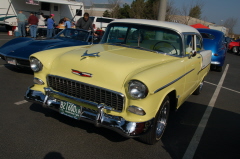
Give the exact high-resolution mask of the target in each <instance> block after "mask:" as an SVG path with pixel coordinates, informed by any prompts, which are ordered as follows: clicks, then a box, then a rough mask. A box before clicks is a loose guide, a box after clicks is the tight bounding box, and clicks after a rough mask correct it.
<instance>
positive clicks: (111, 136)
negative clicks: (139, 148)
mask: <svg viewBox="0 0 240 159" xmlns="http://www.w3.org/2000/svg"><path fill="white" fill-rule="evenodd" d="M30 110H32V111H35V112H40V113H43V114H45V116H46V117H51V118H54V119H57V120H58V121H60V122H62V123H64V124H67V125H69V126H72V127H78V128H80V129H83V130H85V131H86V132H87V133H90V134H91V133H95V134H99V135H101V136H104V137H105V138H106V139H108V140H110V141H112V142H122V141H125V140H128V138H125V137H123V136H121V135H119V134H118V133H116V132H114V131H112V130H109V129H106V128H102V127H96V126H94V125H93V124H91V123H88V122H84V121H81V120H80V121H79V120H75V119H72V118H70V117H67V116H64V115H62V114H60V113H58V112H56V111H54V110H52V109H49V108H45V107H43V106H41V105H39V104H35V103H34V104H32V105H31V106H30Z"/></svg>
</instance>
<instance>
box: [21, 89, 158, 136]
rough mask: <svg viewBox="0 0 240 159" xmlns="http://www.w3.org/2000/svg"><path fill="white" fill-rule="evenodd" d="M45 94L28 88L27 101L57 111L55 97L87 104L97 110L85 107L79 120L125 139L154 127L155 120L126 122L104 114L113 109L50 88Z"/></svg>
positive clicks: (120, 118) (58, 104)
mask: <svg viewBox="0 0 240 159" xmlns="http://www.w3.org/2000/svg"><path fill="white" fill-rule="evenodd" d="M45 94H46V95H45ZM45 94H43V93H42V92H40V91H35V90H32V89H31V88H28V90H27V92H26V95H25V99H26V100H27V101H29V102H34V103H39V104H42V105H43V106H44V107H48V108H52V109H54V110H56V111H59V107H60V100H59V99H57V98H55V97H53V96H54V95H58V96H62V97H64V98H69V99H73V100H76V101H79V102H82V103H85V104H89V105H92V106H96V108H97V110H92V109H88V108H85V107H83V108H82V109H83V111H82V114H81V118H80V119H79V120H83V121H86V122H89V123H93V124H95V125H96V126H97V127H105V128H108V129H111V130H113V131H116V132H117V133H119V134H121V135H122V136H125V137H138V136H140V135H143V134H145V133H146V132H147V131H148V130H150V129H151V127H152V125H153V121H154V119H151V120H149V121H146V122H130V121H126V120H125V119H124V118H122V117H120V116H113V115H109V114H106V113H104V109H107V110H111V108H109V107H107V106H105V105H104V104H96V103H93V102H89V101H86V100H81V99H76V98H73V97H70V96H66V95H64V94H62V93H59V92H55V91H53V90H51V89H50V88H45Z"/></svg>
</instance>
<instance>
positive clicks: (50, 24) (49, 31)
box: [47, 15, 54, 39]
mask: <svg viewBox="0 0 240 159" xmlns="http://www.w3.org/2000/svg"><path fill="white" fill-rule="evenodd" d="M53 26H54V21H53V15H50V17H49V18H48V20H47V38H49V39H50V38H52V35H53V30H54V27H53Z"/></svg>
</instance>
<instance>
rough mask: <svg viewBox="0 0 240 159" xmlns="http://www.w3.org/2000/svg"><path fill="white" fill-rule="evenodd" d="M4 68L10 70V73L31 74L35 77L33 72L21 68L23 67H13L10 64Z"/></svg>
mask: <svg viewBox="0 0 240 159" xmlns="http://www.w3.org/2000/svg"><path fill="white" fill-rule="evenodd" d="M4 66H5V67H6V68H7V69H8V70H10V71H13V72H16V73H24V74H30V75H33V71H32V70H31V69H30V68H29V69H28V68H21V67H16V66H13V65H10V64H4Z"/></svg>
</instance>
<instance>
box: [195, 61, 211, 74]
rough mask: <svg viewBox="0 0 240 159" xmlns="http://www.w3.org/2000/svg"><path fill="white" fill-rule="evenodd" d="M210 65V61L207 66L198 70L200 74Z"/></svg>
mask: <svg viewBox="0 0 240 159" xmlns="http://www.w3.org/2000/svg"><path fill="white" fill-rule="evenodd" d="M209 65H210V63H209V64H208V65H207V66H205V67H204V68H202V69H201V70H200V71H199V72H198V74H199V73H200V72H202V71H203V70H205V69H206V68H207V67H208V66H209Z"/></svg>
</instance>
